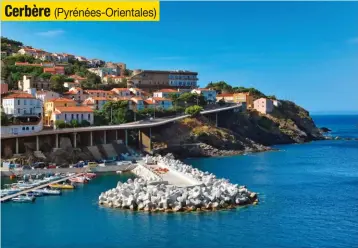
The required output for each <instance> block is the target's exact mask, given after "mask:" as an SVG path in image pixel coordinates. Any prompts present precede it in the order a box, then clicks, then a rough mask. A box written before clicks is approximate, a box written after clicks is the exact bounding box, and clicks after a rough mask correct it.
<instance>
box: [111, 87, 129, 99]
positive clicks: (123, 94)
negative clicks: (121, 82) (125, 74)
mask: <svg viewBox="0 0 358 248" xmlns="http://www.w3.org/2000/svg"><path fill="white" fill-rule="evenodd" d="M111 91H112V92H114V93H115V94H116V95H117V96H119V97H130V96H131V91H130V90H129V89H127V88H113V89H112V90H111Z"/></svg>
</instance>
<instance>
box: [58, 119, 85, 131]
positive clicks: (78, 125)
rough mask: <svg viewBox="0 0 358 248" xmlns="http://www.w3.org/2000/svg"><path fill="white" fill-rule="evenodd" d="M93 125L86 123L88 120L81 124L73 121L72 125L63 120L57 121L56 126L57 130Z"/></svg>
mask: <svg viewBox="0 0 358 248" xmlns="http://www.w3.org/2000/svg"><path fill="white" fill-rule="evenodd" d="M90 125H91V124H90V123H89V122H88V121H86V120H82V121H81V123H79V122H78V121H77V120H72V121H71V122H70V123H66V122H64V121H63V120H56V121H55V126H56V127H57V128H60V129H61V128H75V127H88V126H90Z"/></svg>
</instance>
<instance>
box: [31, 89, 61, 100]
mask: <svg viewBox="0 0 358 248" xmlns="http://www.w3.org/2000/svg"><path fill="white" fill-rule="evenodd" d="M59 97H60V94H58V93H57V92H54V91H51V90H40V91H37V92H36V98H37V99H40V100H41V101H42V102H43V103H44V102H46V101H48V100H50V99H53V98H59Z"/></svg>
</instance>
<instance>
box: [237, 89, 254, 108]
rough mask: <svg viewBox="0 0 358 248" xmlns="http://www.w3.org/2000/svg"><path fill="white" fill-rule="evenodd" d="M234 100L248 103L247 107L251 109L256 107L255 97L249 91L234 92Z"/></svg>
mask: <svg viewBox="0 0 358 248" xmlns="http://www.w3.org/2000/svg"><path fill="white" fill-rule="evenodd" d="M234 102H236V103H239V102H242V103H246V108H248V109H251V108H253V107H254V97H253V96H252V95H251V94H250V93H249V92H245V93H234Z"/></svg>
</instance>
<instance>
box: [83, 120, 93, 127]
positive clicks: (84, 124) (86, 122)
mask: <svg viewBox="0 0 358 248" xmlns="http://www.w3.org/2000/svg"><path fill="white" fill-rule="evenodd" d="M81 126H82V127H89V126H91V123H89V122H88V121H86V120H82V121H81Z"/></svg>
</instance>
